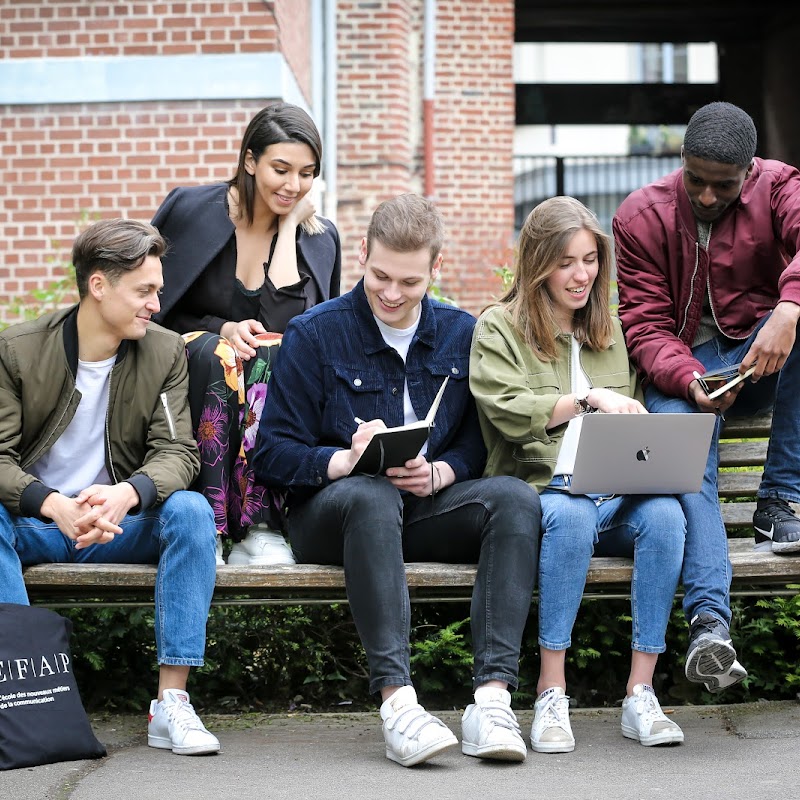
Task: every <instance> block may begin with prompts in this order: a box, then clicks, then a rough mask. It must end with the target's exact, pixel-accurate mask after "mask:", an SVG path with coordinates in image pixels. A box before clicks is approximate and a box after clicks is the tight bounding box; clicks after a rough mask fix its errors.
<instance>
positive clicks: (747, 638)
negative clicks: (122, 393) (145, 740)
mask: <svg viewBox="0 0 800 800" xmlns="http://www.w3.org/2000/svg"><path fill="white" fill-rule="evenodd" d="M790 588H791V589H792V591H793V592H795V594H794V595H793V596H790V597H777V596H776V597H770V596H767V597H763V598H760V599H757V600H756V599H752V598H736V599H735V600H734V602H733V604H732V611H733V621H732V625H731V630H732V633H733V639H734V644H735V645H736V648H737V651H738V654H739V659H740V661H741V662H742V663H743V664H744V665H745V666H746V668H747V670H748V672H749V676H748V678H747V679H746V680H745V681H744V683H742V684H740V685H738V686H735V687H733V688H731V689H728V690H727V691H725V692H723V693H722V694H710V693H709V692H707V691H705V689H704V687H702V686H699V685H697V684H692V683H689V682H688V681H687V680H686V678H685V676H684V674H683V665H684V658H685V654H686V649H687V646H688V626H687V624H686V621H685V619H684V616H683V611H682V610H681V608H680V602H679V601H677V600H676V602H675V607H674V608H673V612H672V618H671V621H670V625H669V629H668V631H667V652H666V653H664V654H663V655H662V656H660V657H659V661H658V668H657V671H656V676H655V681H654V683H655V685H656V690H657V692H658V694H659V697H660V698H661V699H662V701H663V702H664V703H671V704H682V703H693V704H710V703H738V702H745V701H751V700H758V699H761V698H763V699H769V700H785V699H792V698H794V697H795V696H796V695H797V693H798V688H799V687H800V586H792V587H790ZM61 613H63V614H64V615H65V616H68V617H69V618H71V619H72V620H73V622H74V626H75V627H74V631H73V635H72V652H73V660H74V665H75V672H76V676H77V678H78V684H79V686H80V688H81V694H82V696H83V699H84V702H85V704H86V706H87V708H89V709H91V710H98V709H109V710H117V711H140V710H141V709H142V708H144V707H146V705H147V703H148V701H149V699H150V698H151V696H152V693H153V692H154V691H155V687H156V685H157V668H156V653H155V644H154V636H153V609H152V608H149V607H147V608H133V609H129V608H111V609H69V610H65V611H62V612H61ZM468 615H469V606H468V604H465V603H440V604H425V603H420V604H414V605H413V606H412V617H411V628H412V633H411V667H412V678H413V680H414V683H415V685H416V686H417V689H418V690H419V693H420V696H421V697H424V702H425V704H426V705H427V706H429V707H430V708H437V707H438V708H445V707H449V706H455V707H459V706H463V705H464V704H465V703H467V702H469V697H470V694H471V683H472V674H473V667H472V637H471V633H470V629H469V618H468ZM537 634H538V624H537V608H536V605H535V604H534V605H533V606H532V607H531V614H530V616H529V617H528V622H527V625H526V627H525V631H524V633H523V644H522V653H521V658H520V672H519V678H520V689H519V691H518V692H517V693H516V699H515V705H516V706H517V707H518V708H525V707H531V705H532V704H533V701H534V700H535V697H536V684H537V680H538V670H539V657H538V655H539V653H538V651H539V647H538V643H537ZM630 637H631V617H630V601H628V600H614V599H600V600H586V601H584V602H583V604H582V605H581V609H580V613H579V614H578V619H577V622H576V624H575V628H574V630H573V636H572V643H573V644H572V647H571V648H570V649H569V650H568V651H567V661H566V668H567V685H568V687H569V694H570V695H571V696H572V697H573V698H574V699H575V702H576V703H577V704H578V705H579V706H583V707H597V706H614V705H616V704H618V703H619V701H620V700H621V699H622V697H623V696H624V694H625V683H626V681H627V677H628V671H629V669H630ZM368 680H369V671H368V668H367V663H366V657H365V655H364V651H363V648H362V647H361V644H360V641H359V638H358V634H357V632H356V630H355V626H354V624H353V622H352V618H351V616H350V610H349V608H348V606H346V605H334V606H324V605H322V606H304V607H299V606H286V607H284V606H280V607H273V606H220V607H214V608H212V610H211V615H210V617H209V621H208V645H207V650H206V665H205V666H204V667H203V668H201V669H197V670H193V675H192V677H191V682H190V691H191V692H192V693H193V695H194V697H195V699H196V701H197V703H198V705H199V706H201V707H203V708H204V709H205V710H209V709H211V710H215V711H236V712H244V711H249V710H261V711H282V710H283V711H285V710H288V709H292V708H298V707H299V708H302V709H313V710H315V711H327V710H334V709H335V708H337V707H339V706H341V705H347V706H348V707H349V708H350V709H359V710H361V709H370V710H372V709H374V708H375V698H371V697H370V696H369V694H368V688H367V686H368Z"/></svg>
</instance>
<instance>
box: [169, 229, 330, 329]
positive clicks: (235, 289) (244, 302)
mask: <svg viewBox="0 0 800 800" xmlns="http://www.w3.org/2000/svg"><path fill="white" fill-rule="evenodd" d="M277 240H278V236H277V234H276V235H275V236H274V237H273V238H272V245H271V246H270V250H269V256H268V258H267V260H266V261H265V262H264V283H263V284H262V285H261V287H260V288H258V289H247V288H246V287H245V286H244V284H243V283H242V282H241V281H240V280H239V279H238V278H237V277H236V234H235V232H234V233H232V234H231V236H230V238H229V239H228V241H227V242H226V243H225V245H224V246H223V248H222V250H220V251H219V253H217V255H216V256H215V257H214V258H213V259H212V260H211V262H210V263H209V265H208V266H207V267H206V268H205V270H203V272H202V273H201V274H200V276H199V277H198V279H197V280H196V281H195V282H194V283H193V284H192V285H191V286H190V287H189V289H188V290H187V291H186V294H184V295H183V297H181V298H180V300H178V302H177V303H176V304H175V306H174V307H173V308H172V310H171V311H170V312H169V315H168V316H167V317H166V322H167V327H169V328H171V329H172V330H174V331H177V332H178V333H187V332H189V331H210V332H211V333H219V332H220V329H221V328H222V326H223V325H224V324H225V323H226V322H228V321H229V320H233V321H234V322H241V321H242V320H243V319H256V320H258V321H259V322H260V323H261V324H262V325H263V326H264V327H265V328H266V329H267V330H268V331H272V332H274V333H283V332H284V331H285V330H286V326H287V325H288V324H289V320H290V319H292V317H296V316H297V315H298V314H302V313H303V312H304V311H306V310H307V309H309V308H311V307H312V306H315V305H316V304H317V303H319V302H321V300H322V298H321V297H320V295H319V290H318V288H317V285H316V284H315V283H314V282H313V281H310V280H309V270H308V267H307V266H306V264H305V259H303V258H302V255H301V254H300V253H298V257H297V268H298V271H299V272H300V280H299V281H297V282H296V283H293V284H292V285H290V286H282V287H281V288H280V289H276V288H275V286H274V285H273V283H272V281H271V280H270V278H269V276H268V275H267V271H268V270H269V265H270V264H271V263H272V254H273V253H274V252H275V244H276V242H277Z"/></svg>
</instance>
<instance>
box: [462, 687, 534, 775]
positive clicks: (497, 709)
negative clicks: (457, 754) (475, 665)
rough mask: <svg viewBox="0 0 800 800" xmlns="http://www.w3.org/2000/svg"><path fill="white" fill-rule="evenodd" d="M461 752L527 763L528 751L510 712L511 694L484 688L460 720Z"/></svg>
mask: <svg viewBox="0 0 800 800" xmlns="http://www.w3.org/2000/svg"><path fill="white" fill-rule="evenodd" d="M461 752H462V753H464V754H465V755H468V756H475V757H476V758H491V759H496V760H498V761H524V760H525V756H526V755H527V754H528V748H527V747H526V746H525V742H524V741H523V739H522V736H521V735H520V731H519V724H518V723H517V718H516V716H514V712H513V711H512V710H511V693H510V692H508V691H506V690H505V689H496V688H493V687H490V686H481V688H480V689H477V690H476V692H475V702H474V703H472V704H471V705H468V706H467V708H466V710H465V711H464V716H463V717H462V718H461Z"/></svg>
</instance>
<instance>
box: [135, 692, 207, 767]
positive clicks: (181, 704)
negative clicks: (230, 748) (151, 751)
mask: <svg viewBox="0 0 800 800" xmlns="http://www.w3.org/2000/svg"><path fill="white" fill-rule="evenodd" d="M147 744H149V745H150V747H158V748H160V749H162V750H172V752H173V753H177V754H178V755H179V756H200V755H205V754H206V753H218V752H219V749H220V747H219V740H218V739H217V737H216V736H214V734H213V733H209V732H208V731H207V730H206V727H205V725H203V723H202V722H201V721H200V717H198V716H197V714H196V713H195V710H194V708H193V707H192V704H191V703H190V702H189V695H188V694H187V693H186V692H184V691H181V690H180V689H164V699H163V700H161V702H159V701H158V700H153V701H152V702H151V703H150V714H149V724H148V725H147Z"/></svg>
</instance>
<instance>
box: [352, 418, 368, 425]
mask: <svg viewBox="0 0 800 800" xmlns="http://www.w3.org/2000/svg"><path fill="white" fill-rule="evenodd" d="M353 421H354V422H355V423H356V425H366V424H367V423H366V422H364V420H363V419H361V417H353Z"/></svg>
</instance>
